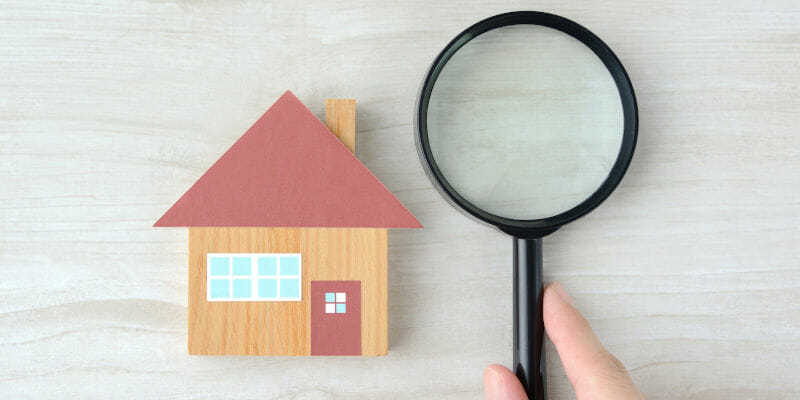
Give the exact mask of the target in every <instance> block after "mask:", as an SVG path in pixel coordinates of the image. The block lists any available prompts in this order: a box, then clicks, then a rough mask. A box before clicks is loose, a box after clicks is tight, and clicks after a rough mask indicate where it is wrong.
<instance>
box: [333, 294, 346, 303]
mask: <svg viewBox="0 0 800 400" xmlns="http://www.w3.org/2000/svg"><path fill="white" fill-rule="evenodd" d="M345 301H347V293H336V302H337V303H344V302H345Z"/></svg>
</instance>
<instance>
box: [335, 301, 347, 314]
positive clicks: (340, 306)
mask: <svg viewBox="0 0 800 400" xmlns="http://www.w3.org/2000/svg"><path fill="white" fill-rule="evenodd" d="M345 310H347V306H346V305H345V304H344V303H337V304H336V313H337V314H344V312H345Z"/></svg>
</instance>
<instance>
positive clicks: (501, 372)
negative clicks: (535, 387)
mask: <svg viewBox="0 0 800 400" xmlns="http://www.w3.org/2000/svg"><path fill="white" fill-rule="evenodd" d="M483 386H484V391H485V393H486V399H487V400H526V399H527V398H528V396H527V395H526V394H525V389H523V387H522V384H521V383H520V382H519V379H517V376H516V375H514V373H513V372H511V370H510V369H508V368H506V367H504V366H502V365H498V364H491V365H489V366H487V367H486V368H485V369H484V370H483Z"/></svg>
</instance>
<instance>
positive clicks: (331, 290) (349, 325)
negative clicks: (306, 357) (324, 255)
mask: <svg viewBox="0 0 800 400" xmlns="http://www.w3.org/2000/svg"><path fill="white" fill-rule="evenodd" d="M311 355H312V356H360V355H361V281H311Z"/></svg>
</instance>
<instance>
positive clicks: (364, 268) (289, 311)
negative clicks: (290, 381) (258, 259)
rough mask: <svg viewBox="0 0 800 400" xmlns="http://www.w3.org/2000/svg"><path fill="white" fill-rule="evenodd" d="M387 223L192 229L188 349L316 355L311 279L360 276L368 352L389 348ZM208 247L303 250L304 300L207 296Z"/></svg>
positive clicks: (196, 351) (363, 337)
mask: <svg viewBox="0 0 800 400" xmlns="http://www.w3.org/2000/svg"><path fill="white" fill-rule="evenodd" d="M386 238H387V235H386V229H383V228H189V307H188V308H189V309H188V324H189V335H188V336H189V342H188V346H189V354H194V355H285V356H302V355H310V354H311V347H310V346H311V336H310V329H309V327H310V326H311V316H310V314H309V313H310V303H309V299H310V293H309V287H310V282H311V281H321V280H322V281H329V280H332V281H336V280H357V281H361V354H362V355H364V356H376V355H386V351H387V316H386V312H387V308H386V307H387V304H386V302H387V294H386V292H387V291H386V285H387V281H386V279H387V264H386V263H387V258H386V253H387V243H386ZM208 253H300V254H302V257H303V261H302V262H303V267H302V268H303V270H302V271H303V273H302V282H301V288H302V289H301V290H302V293H301V298H302V301H266V302H265V301H248V302H209V301H206V293H207V292H206V284H207V282H206V268H207V265H206V255H207V254H208Z"/></svg>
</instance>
